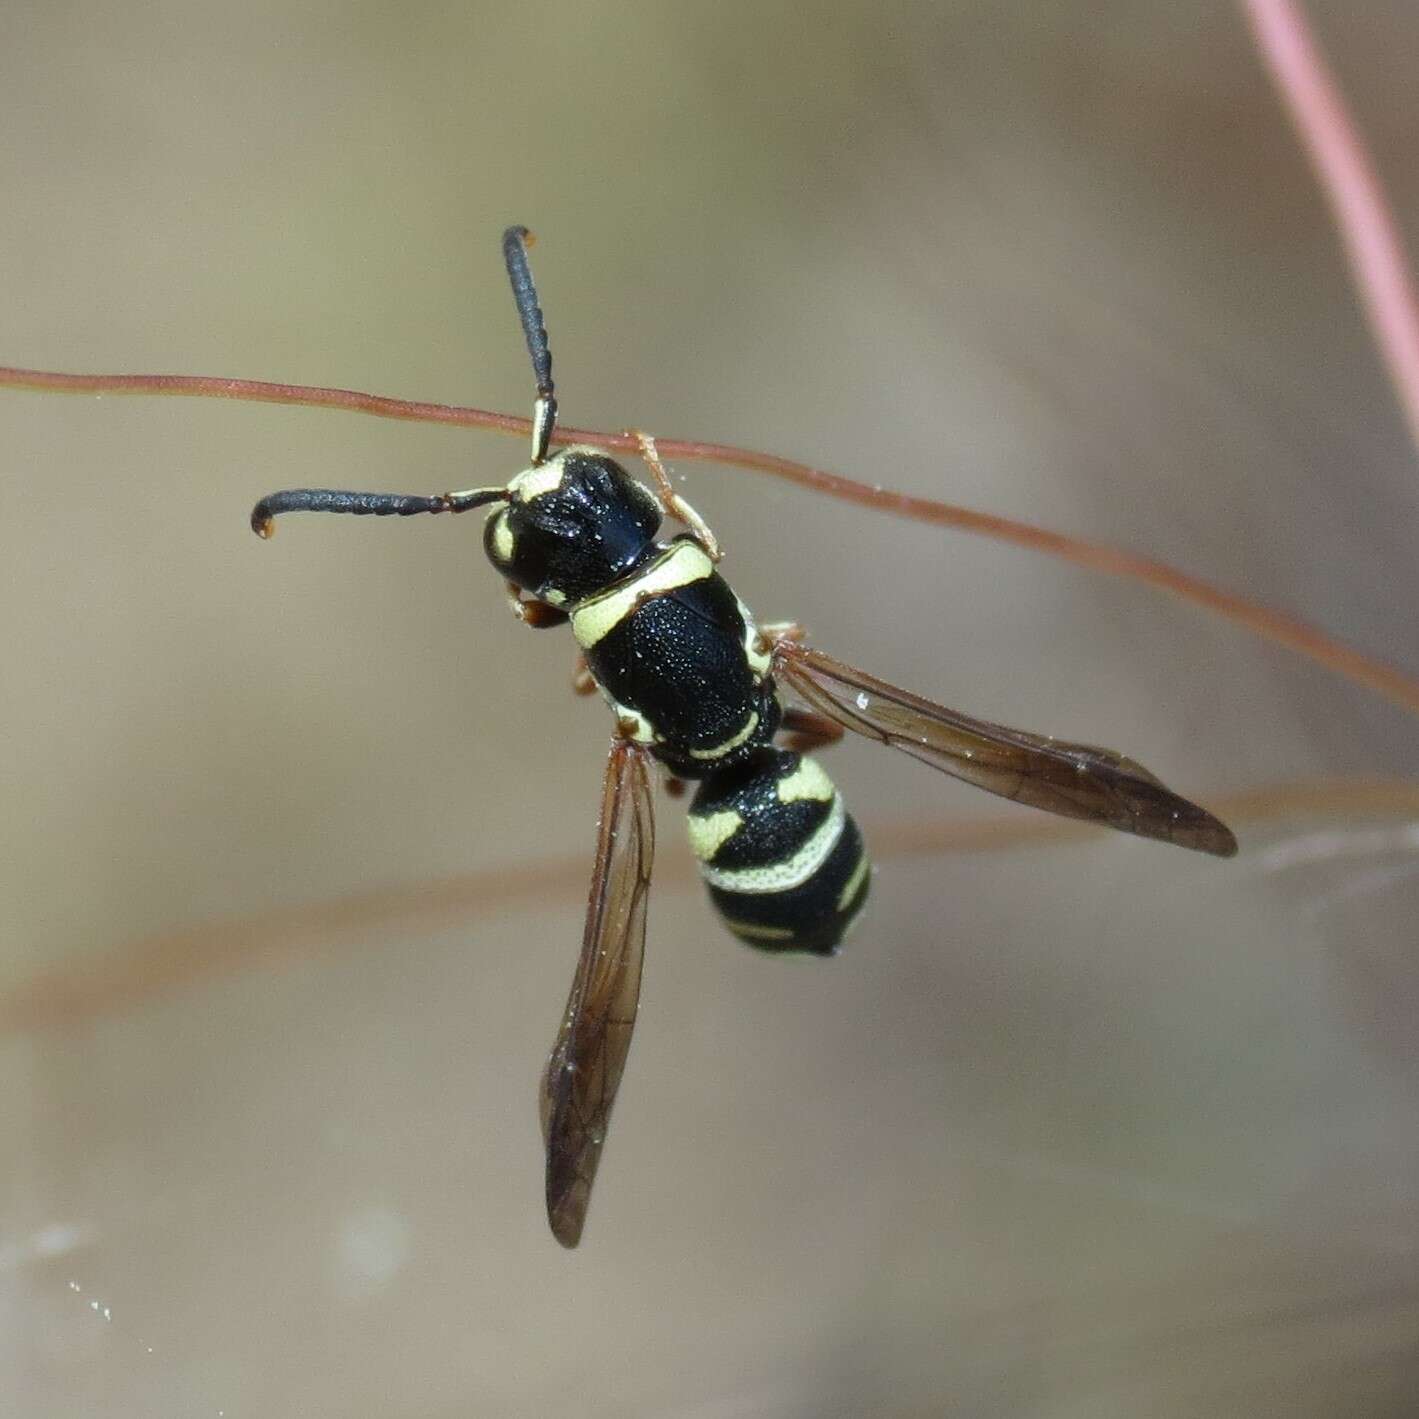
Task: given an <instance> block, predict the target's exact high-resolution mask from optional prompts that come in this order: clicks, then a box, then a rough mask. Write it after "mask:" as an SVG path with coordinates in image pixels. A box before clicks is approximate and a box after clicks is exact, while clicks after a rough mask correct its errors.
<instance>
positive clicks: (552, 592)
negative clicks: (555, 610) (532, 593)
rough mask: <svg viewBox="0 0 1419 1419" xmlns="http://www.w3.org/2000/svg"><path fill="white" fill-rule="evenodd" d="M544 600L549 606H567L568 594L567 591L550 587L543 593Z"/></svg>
mask: <svg viewBox="0 0 1419 1419" xmlns="http://www.w3.org/2000/svg"><path fill="white" fill-rule="evenodd" d="M542 600H543V601H545V602H546V603H547V605H548V606H565V605H566V604H567V594H566V592H565V591H558V590H557V588H556V587H555V586H549V587H547V588H546V589H545V590H544V591H543V592H542Z"/></svg>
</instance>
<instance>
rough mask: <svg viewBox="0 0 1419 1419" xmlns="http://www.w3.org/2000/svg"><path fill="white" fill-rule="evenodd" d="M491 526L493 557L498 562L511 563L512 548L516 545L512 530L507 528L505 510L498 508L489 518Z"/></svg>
mask: <svg viewBox="0 0 1419 1419" xmlns="http://www.w3.org/2000/svg"><path fill="white" fill-rule="evenodd" d="M491 521H492V524H493V555H494V556H495V557H497V559H498V560H499V561H500V562H510V561H512V553H513V548H514V547H515V546H516V545H517V543H516V539H515V538H514V537H513V533H512V528H511V527H509V526H508V521H507V509H506V508H499V509H498V510H497V511H496V512H495V513H494V514H493V516H492V518H491Z"/></svg>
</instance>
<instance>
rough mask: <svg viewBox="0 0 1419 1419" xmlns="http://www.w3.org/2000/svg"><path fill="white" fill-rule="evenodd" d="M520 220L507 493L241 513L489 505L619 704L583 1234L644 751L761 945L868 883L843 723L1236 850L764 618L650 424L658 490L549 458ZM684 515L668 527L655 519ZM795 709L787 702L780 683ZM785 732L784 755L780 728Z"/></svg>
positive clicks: (557, 1144) (580, 1147) (1176, 802)
mask: <svg viewBox="0 0 1419 1419" xmlns="http://www.w3.org/2000/svg"><path fill="white" fill-rule="evenodd" d="M529 240H530V236H529V233H528V232H527V230H526V229H525V228H523V227H511V228H509V229H508V231H507V232H506V233H505V234H504V236H503V256H504V259H505V261H506V263H507V270H508V277H509V279H510V280H511V282H512V289H513V295H514V298H515V300H516V303H517V311H518V315H519V317H520V319H521V322H522V328H523V333H524V334H525V336H526V338H527V348H528V352H529V354H530V355H531V357H532V368H533V373H534V375H535V377H536V382H537V398H536V401H535V404H534V406H533V420H532V461H531V464H530V466H528V467H527V468H525V469H523V471H522V472H521V473H519V474H518V475H517V476H516V477H515V478H513V479H511V480H510V481H509V482H508V483H507V484H506V485H505V486H502V487H496V488H474V489H469V490H467V491H464V492H457V493H442V494H438V495H435V496H431V497H421V496H412V495H403V494H396V493H352V492H339V491H335V490H331V489H315V488H299V489H290V490H287V491H285V492H280V493H273V494H272V495H271V496H270V497H267V498H263V499H262V500H261V502H259V503H258V504H257V505H256V508H255V509H254V511H253V512H252V518H251V520H252V526H253V528H254V529H255V530H256V531H257V532H258V533H260V534H261V535H262V536H263V537H266V536H270V534H271V530H272V525H273V519H274V518H275V517H276V516H277V515H278V514H280V513H285V512H299V511H304V512H340V513H352V514H356V515H361V514H373V515H375V516H388V515H390V514H396V515H398V516H409V515H411V514H414V513H425V512H427V513H440V512H465V511H467V510H468V509H470V508H476V507H490V508H492V512H491V513H490V514H489V516H488V518H487V521H486V523H485V524H484V528H483V546H484V550H485V551H486V552H487V555H488V559H489V560H490V561H491V562H492V564H493V566H494V568H495V569H496V570H497V572H498V573H499V575H500V576H502V577H503V578H504V580H505V581H506V583H507V587H508V592H509V596H510V599H511V603H512V607H513V610H514V612H515V613H516V614H517V615H518V616H519V617H520V618H521V619H522V620H523V621H525V622H526V623H527V624H528V625H530V626H534V627H544V626H552V625H560V624H562V623H564V622H570V623H571V628H572V634H573V635H574V636H575V638H576V641H577V644H578V645H579V647H580V649H581V655H582V657H583V665H584V671H583V673H584V677H585V681H586V688H588V689H590V688H591V687H592V686H593V685H594V687H595V688H598V689H600V691H601V693H602V695H603V696H605V698H606V700H607V702H608V703H609V704H610V706H611V709H612V711H613V713H614V714H615V717H616V730H615V737H614V738H613V740H612V744H611V752H610V758H609V760H608V762H607V765H606V778H605V784H604V788H603V791H602V801H601V818H600V826H599V828H598V836H597V844H596V861H595V866H594V868H593V871H592V879H591V894H590V899H589V901H588V903H587V914H586V930H585V935H584V937H583V940H582V948H581V958H580V960H579V962H578V963H577V970H576V976H575V978H574V979H573V981H572V989H571V995H570V997H569V999H568V1001H567V1008H566V1013H565V1015H564V1017H563V1020H562V1026H561V1029H560V1031H559V1032H558V1034H557V1040H556V1043H555V1044H554V1045H553V1047H552V1055H551V1058H550V1060H549V1061H548V1063H547V1070H546V1073H545V1075H544V1076H543V1080H542V1095H541V1104H542V1130H543V1135H544V1137H545V1140H546V1146H547V1215H548V1218H549V1220H550V1222H551V1226H552V1231H553V1233H554V1234H555V1235H556V1237H557V1240H558V1241H560V1242H561V1243H562V1244H563V1245H565V1246H568V1247H571V1246H575V1245H576V1244H577V1242H578V1240H579V1239H580V1237H581V1231H582V1225H583V1222H584V1221H585V1218H586V1209H587V1203H588V1201H589V1199H590V1195H591V1185H592V1181H593V1179H594V1178H595V1176H596V1167H597V1163H598V1161H599V1159H600V1155H601V1148H602V1144H603V1142H604V1141H605V1137H606V1126H607V1121H608V1120H609V1118H610V1114H611V1106H612V1103H613V1102H614V1100H615V1097H616V1089H617V1086H618V1085H619V1083H620V1080H621V1074H622V1071H623V1069H624V1067H625V1062H626V1054H627V1051H628V1050H629V1048H630V1043H631V1030H632V1028H633V1026H634V1024H635V1019H636V1006H637V1002H638V999H639V996H640V982H641V960H642V955H643V952H644V947H645V923H646V901H647V897H648V894H649V891H650V877H651V862H652V857H653V855H654V847H655V824H654V816H653V807H652V799H651V790H650V773H649V767H650V761H651V760H658V761H659V763H660V764H661V765H663V766H664V768H665V769H666V770H667V771H668V773H669V774H670V775H671V777H672V780H675V781H678V780H684V779H691V780H697V781H698V784H699V787H698V789H697V791H696V793H695V796H694V798H693V800H692V801H691V803H690V810H689V830H690V843H691V846H692V848H693V849H694V853H695V856H696V857H697V858H698V859H699V863H700V870H701V872H702V874H703V876H704V878H705V882H706V884H707V885H708V887H709V892H710V896H711V897H712V899H713V901H714V905H715V907H716V908H717V909H718V911H719V913H720V915H721V916H722V917H723V918H724V922H725V925H726V926H728V928H729V929H730V931H732V932H733V933H734V934H735V935H736V936H738V937H739V938H740V939H741V940H743V941H746V942H747V943H748V944H749V945H751V946H754V947H757V948H759V949H760V950H765V951H806V952H812V953H814V954H817V955H831V954H833V953H834V952H835V951H836V950H837V949H838V947H839V945H840V943H841V941H842V939H843V937H844V935H845V934H846V933H847V931H848V929H849V927H851V925H852V924H853V922H854V920H855V919H856V918H857V916H858V914H859V913H860V912H861V910H862V908H863V905H864V903H865V902H866V900H867V895H868V889H869V886H870V883H871V875H872V873H871V867H870V864H869V861H868V858H867V854H866V849H865V848H864V845H863V841H862V835H861V833H860V832H859V831H858V828H857V825H856V823H854V822H853V820H852V818H851V816H850V815H849V814H848V813H847V811H846V810H845V808H844V807H843V803H842V799H841V796H840V795H839V794H838V792H837V790H836V789H835V788H834V786H833V783H832V780H831V779H829V777H828V776H827V774H826V773H824V771H823V769H822V768H821V766H820V765H819V764H818V762H817V760H816V759H814V758H812V757H809V756H807V755H805V754H802V753H800V752H799V751H800V750H802V749H806V748H808V747H810V746H812V745H815V744H819V745H821V744H824V743H827V742H830V741H832V740H834V739H836V738H838V737H840V736H841V734H842V732H843V730H844V729H850V730H852V731H853V732H854V733H856V734H861V735H864V736H866V737H867V738H869V739H875V740H877V741H878V742H879V743H882V744H890V745H891V746H892V747H894V748H897V749H901V750H902V751H903V752H905V753H908V754H910V755H912V756H913V757H914V758H917V759H920V760H921V761H922V762H923V763H926V764H929V765H931V767H933V768H936V769H941V770H943V771H944V772H945V773H948V774H951V775H953V776H954V777H956V778H960V779H964V780H965V781H966V782H967V783H972V784H975V785H976V787H978V788H983V789H985V790H986V791H987V792H990V793H996V794H999V795H1000V796H1001V797H1003V798H1010V799H1014V800H1015V801H1016V802H1017V803H1025V804H1029V805H1030V806H1031V807H1034V808H1043V809H1045V810H1046V811H1047V812H1050V813H1059V814H1062V815H1064V816H1065V817H1069V818H1083V819H1087V820H1089V821H1091V822H1096V823H1103V824H1106V825H1107V826H1108V827H1111V828H1117V829H1119V830H1120V831H1121V832H1126V833H1136V834H1138V835H1139V836H1140V837H1145V838H1156V839H1158V840H1159V841H1161V842H1169V843H1175V844H1176V845H1177V846H1179V847H1187V848H1194V849H1196V850H1198V851H1200V852H1209V853H1214V854H1216V855H1217V856H1219V857H1229V856H1231V855H1232V854H1233V853H1234V852H1236V850H1237V844H1236V840H1235V839H1234V838H1233V836H1232V834H1231V833H1230V832H1229V831H1228V830H1227V828H1225V827H1224V826H1223V825H1222V824H1221V823H1220V822H1218V821H1217V819H1215V818H1214V817H1212V815H1211V814H1209V813H1207V812H1205V811H1204V810H1203V809H1201V808H1199V807H1197V806H1196V805H1195V804H1193V803H1189V802H1188V801H1187V800H1186V799H1185V798H1179V797H1178V795H1177V794H1175V793H1172V792H1171V791H1170V790H1168V789H1167V788H1165V787H1164V786H1163V785H1162V784H1161V783H1160V782H1159V781H1158V780H1157V779H1156V778H1154V777H1153V775H1152V774H1150V773H1149V772H1148V771H1147V770H1146V769H1145V768H1143V767H1142V766H1141V765H1140V764H1137V763H1135V762H1134V761H1133V760H1132V759H1129V758H1125V757H1124V756H1123V755H1121V754H1116V753H1113V752H1111V751H1110V750H1107V749H1095V748H1089V747H1087V746H1085V745H1082V744H1068V743H1064V742H1063V741H1060V740H1055V739H1048V738H1043V737H1040V736H1038V735H1034V734H1026V733H1024V732H1022V731H1021V730H1018V729H1006V728H1004V727H1002V726H1000V725H996V724H989V723H986V722H984V721H982V720H976V719H971V718H969V717H968V716H966V715H963V714H959V713H957V712H956V711H955V710H949V709H945V708H943V707H942V706H941V705H937V704H933V703H932V702H931V701H930V700H924V699H921V698H919V697H918V696H916V695H912V694H909V693H908V692H907V691H905V690H899V689H897V688H896V687H895V686H892V685H889V684H887V683H885V682H884V681H882V680H878V679H876V678H874V677H873V676H871V675H868V674H866V673H865V672H863V671H861V670H857V669H854V668H853V667H852V666H849V665H844V664H842V663H841V662H839V661H837V660H834V659H832V658H830V657H829V656H827V655H824V654H823V653H822V652H821V651H817V650H812V649H809V648H808V647H807V646H805V645H804V644H803V643H802V640H801V635H800V632H799V630H798V628H797V627H795V626H791V625H784V626H778V627H764V628H762V629H761V628H759V627H758V626H756V625H755V623H754V620H753V617H752V616H751V615H750V613H749V610H748V608H747V607H746V606H745V605H744V603H743V602H742V601H740V600H739V598H738V597H737V596H736V595H735V594H734V592H733V591H732V590H731V589H730V586H729V584H728V582H726V581H725V580H724V578H723V577H721V576H720V575H719V573H718V572H717V571H716V570H715V564H716V562H717V561H718V560H719V555H720V554H719V547H718V545H717V543H716V541H715V539H714V537H713V534H712V533H711V532H710V531H709V529H708V528H707V527H706V526H705V524H704V522H703V521H702V520H701V519H700V517H699V516H698V514H696V513H695V511H694V509H693V508H692V507H690V505H689V504H688V503H686V502H685V501H684V500H683V499H682V498H681V497H680V496H679V495H678V494H677V493H676V492H675V491H674V488H673V487H672V485H671V483H670V479H669V477H668V475H667V474H666V472H665V470H664V468H663V467H662V465H661V463H660V460H659V457H658V455H657V454H656V450H655V444H654V441H653V440H652V439H650V438H649V437H648V436H645V435H640V436H639V442H640V446H641V451H642V455H643V457H644V459H645V462H646V465H647V467H648V468H649V470H650V472H651V474H652V477H653V481H654V483H655V490H654V491H653V492H652V491H651V490H650V489H648V488H646V487H645V486H644V485H642V484H641V483H638V482H637V481H636V480H635V479H634V478H632V477H631V476H630V474H629V473H627V472H626V470H625V469H624V468H622V467H621V466H620V464H618V463H616V462H615V461H614V460H613V459H611V458H609V457H608V456H607V455H606V454H604V453H602V452H600V451H599V450H597V449H595V448H590V447H584V446H577V445H573V446H571V447H567V448H563V449H561V450H560V451H558V452H557V453H555V454H550V447H551V442H552V436H553V432H554V430H555V428H556V421H557V404H556V398H555V396H554V393H553V386H552V356H551V351H550V348H549V346H548V342H547V332H546V330H545V328H544V326H543V320H542V312H541V309H540V308H539V305H538V300H537V292H536V288H535V287H534V285H533V282H532V273H531V270H530V268H529V266H528V263H527V246H528V242H529ZM667 515H668V516H671V517H674V518H675V519H676V520H677V521H679V522H680V523H681V524H682V525H683V526H685V527H686V528H687V529H688V531H687V532H685V533H682V534H681V535H680V536H677V537H674V538H672V539H671V540H670V541H668V542H662V541H657V540H656V534H657V533H658V531H659V530H660V525H661V521H662V518H663V517H664V516H667ZM784 689H787V690H788V691H790V692H791V693H792V694H793V695H794V696H795V697H796V698H797V699H798V700H799V701H801V704H800V705H799V706H790V707H787V708H785V707H784V705H783V704H782V702H781V700H780V693H781V691H782V690H784ZM780 732H783V733H785V734H786V735H787V736H788V747H783V748H780V747H776V746H775V744H774V739H775V736H776V735H778V734H779V733H780Z"/></svg>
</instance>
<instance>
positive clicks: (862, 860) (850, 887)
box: [838, 852, 872, 912]
mask: <svg viewBox="0 0 1419 1419" xmlns="http://www.w3.org/2000/svg"><path fill="white" fill-rule="evenodd" d="M871 871H872V863H871V862H870V861H869V860H868V856H867V854H866V852H864V853H863V854H862V856H861V857H859V858H858V860H857V866H856V867H854V868H853V869H852V876H851V877H849V878H848V879H847V882H846V883H845V884H844V886H843V889H842V891H841V892H839V893H838V910H839V911H840V912H845V911H846V910H847V909H848V903H849V902H851V901H852V899H853V898H854V897H855V896H856V895H857V892H858V889H859V888H860V887H861V886H862V883H863V879H864V878H865V877H866V876H867V874H868V873H869V872H871Z"/></svg>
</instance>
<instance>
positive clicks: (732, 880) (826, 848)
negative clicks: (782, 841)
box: [700, 798, 847, 894]
mask: <svg viewBox="0 0 1419 1419" xmlns="http://www.w3.org/2000/svg"><path fill="white" fill-rule="evenodd" d="M846 822H847V812H846V810H845V809H844V808H843V805H842V800H841V799H840V798H834V799H833V806H832V807H831V808H830V809H829V810H828V816H827V818H826V819H824V821H823V822H822V823H821V824H819V826H818V829H817V831H816V832H814V833H812V834H811V835H810V836H809V838H808V841H807V842H805V843H804V844H803V846H802V847H800V848H799V849H798V851H797V852H795V853H792V854H791V855H790V856H788V857H786V858H784V859H783V860H782V861H781V862H766V863H765V864H764V865H763V866H762V867H711V866H709V864H708V863H706V864H704V865H702V866H701V868H700V875H701V876H702V877H703V878H704V879H705V881H706V882H708V883H709V884H710V886H711V887H719V888H720V889H721V890H723V891H726V892H752V893H755V894H760V893H764V892H786V891H787V890H788V889H789V888H790V887H801V886H802V885H803V884H804V883H805V882H806V881H807V880H808V879H809V878H810V877H811V876H812V875H813V874H814V873H815V872H816V871H817V870H818V869H819V868H820V867H821V866H822V865H823V864H824V862H826V861H827V860H828V854H829V853H830V852H832V850H833V849H834V848H835V847H836V846H837V845H838V839H839V838H840V837H842V833H843V825H844V824H845V823H846Z"/></svg>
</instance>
